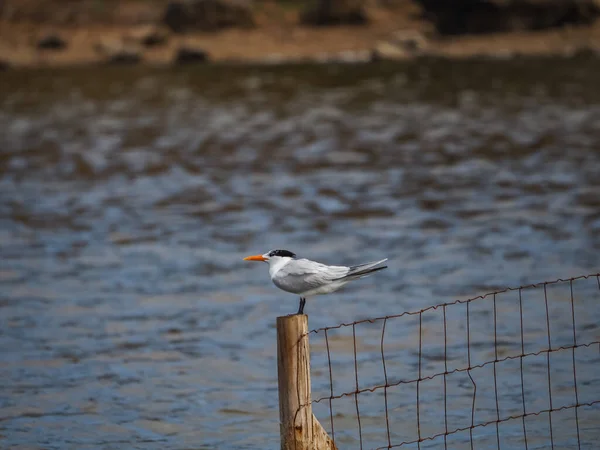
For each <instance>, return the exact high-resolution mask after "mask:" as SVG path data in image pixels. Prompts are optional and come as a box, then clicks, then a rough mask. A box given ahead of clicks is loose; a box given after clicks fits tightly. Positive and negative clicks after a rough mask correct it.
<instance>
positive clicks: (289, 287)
mask: <svg viewBox="0 0 600 450" xmlns="http://www.w3.org/2000/svg"><path fill="white" fill-rule="evenodd" d="M244 261H263V262H267V263H269V275H270V276H271V281H273V284H275V286H277V287H278V288H279V289H282V290H284V291H286V292H291V293H292V294H298V295H300V305H299V306H298V314H304V304H305V303H306V298H307V297H311V296H313V295H321V294H330V293H332V292H335V291H337V290H338V289H340V288H341V287H342V286H344V285H345V284H346V283H348V282H350V281H353V280H358V279H359V278H363V277H366V276H367V275H370V274H372V273H373V272H377V271H378V270H383V269H385V268H387V266H379V267H376V266H378V265H379V264H381V263H383V262H385V261H387V258H385V259H382V260H381V261H374V262H369V263H365V264H358V265H356V266H327V265H325V264H321V263H318V262H316V261H311V260H310V259H304V258H302V259H298V258H297V257H296V254H295V253H292V252H290V251H289V250H271V251H270V252H267V253H265V254H264V255H253V256H248V257H246V258H244Z"/></svg>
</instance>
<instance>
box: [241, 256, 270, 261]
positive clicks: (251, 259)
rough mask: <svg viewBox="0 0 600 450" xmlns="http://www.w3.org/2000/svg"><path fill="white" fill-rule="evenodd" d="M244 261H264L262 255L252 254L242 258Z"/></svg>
mask: <svg viewBox="0 0 600 450" xmlns="http://www.w3.org/2000/svg"><path fill="white" fill-rule="evenodd" d="M244 261H266V259H265V258H264V257H263V255H253V256H247V257H245V258H244Z"/></svg>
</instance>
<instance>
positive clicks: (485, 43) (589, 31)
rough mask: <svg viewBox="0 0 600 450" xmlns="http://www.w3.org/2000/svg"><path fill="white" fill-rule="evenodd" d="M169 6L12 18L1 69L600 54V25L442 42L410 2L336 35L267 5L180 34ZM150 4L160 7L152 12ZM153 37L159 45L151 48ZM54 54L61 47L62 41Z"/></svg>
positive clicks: (137, 4)
mask: <svg viewBox="0 0 600 450" xmlns="http://www.w3.org/2000/svg"><path fill="white" fill-rule="evenodd" d="M0 1H1V0H0ZM27 1H29V2H33V0H27ZM160 3H161V2H158V3H157V2H147V1H146V3H144V2H142V1H140V0H125V1H121V2H119V5H120V6H119V8H120V9H119V11H120V13H119V14H120V15H117V16H110V17H108V16H107V15H106V13H105V12H104V13H102V14H99V15H98V16H97V17H94V15H91V16H90V15H87V16H85V20H82V19H78V20H58V19H57V15H58V12H57V13H56V14H55V15H52V17H48V20H44V15H38V16H34V17H31V16H23V17H18V16H17V17H16V18H15V17H12V18H10V19H8V18H4V19H2V20H1V21H0V67H2V62H4V63H5V65H7V66H9V67H15V68H21V67H22V68H27V67H55V66H72V65H85V64H99V63H105V62H107V61H113V62H138V63H140V62H141V63H147V64H153V65H165V64H171V63H173V62H174V61H175V60H176V58H177V56H176V55H177V53H178V51H179V50H180V49H181V48H182V47H185V48H188V49H192V50H198V51H200V50H203V51H204V52H206V53H207V54H208V59H209V60H212V61H216V62H227V61H229V62H241V63H246V62H247V63H256V62H264V63H277V62H297V61H316V62H320V61H336V60H342V61H368V60H371V59H372V58H374V57H381V58H389V59H409V58H413V57H415V56H420V55H433V56H443V57H451V58H467V57H473V56H491V57H500V58H509V57H512V56H517V55H543V56H549V55H566V56H570V55H572V54H574V53H577V52H578V51H581V50H591V52H593V53H595V54H600V20H596V21H595V22H594V23H592V24H591V25H589V26H578V27H564V28H556V29H550V30H544V31H517V32H505V33H496V34H484V35H465V36H452V37H448V36H439V35H436V34H435V33H434V32H433V29H432V26H431V24H430V23H429V22H426V21H425V20H423V19H422V18H421V15H420V12H421V11H420V9H419V7H418V5H417V4H416V3H413V2H411V1H408V0H406V1H396V2H390V3H392V4H393V6H381V3H376V4H373V5H371V4H369V5H370V6H368V7H367V14H368V17H369V21H368V23H366V24H364V25H353V26H331V27H308V26H303V25H301V24H300V23H299V20H298V17H299V14H300V11H299V8H298V7H297V6H294V4H292V5H290V4H287V3H283V4H281V3H275V2H266V1H263V2H260V3H255V6H254V8H255V10H254V18H255V26H254V27H251V28H226V29H222V30H220V31H212V32H188V33H185V34H177V33H172V32H169V31H168V30H166V29H164V28H161V27H157V26H156V25H153V24H156V23H157V20H159V18H160V10H159V9H157V6H156V5H157V4H160ZM163 3H164V2H163ZM144 4H147V5H151V6H148V7H146V8H147V9H144ZM59 17H60V16H59ZM148 36H154V37H155V38H156V39H157V40H158V42H153V43H152V44H151V45H146V44H147V43H146V44H144V42H143V41H144V39H145V38H147V37H148ZM48 37H51V38H52V37H55V38H56V37H58V38H59V40H62V41H63V43H64V46H63V47H62V48H60V47H61V46H60V45H58V46H56V47H59V48H40V41H41V39H43V38H48ZM42 47H43V46H42ZM47 47H53V46H52V39H50V45H48V46H47ZM200 59H201V58H199V59H198V60H200Z"/></svg>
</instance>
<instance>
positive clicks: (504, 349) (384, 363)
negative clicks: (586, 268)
mask: <svg viewBox="0 0 600 450" xmlns="http://www.w3.org/2000/svg"><path fill="white" fill-rule="evenodd" d="M309 335H311V336H312V337H311V348H312V356H311V360H312V373H313V383H312V384H313V401H312V407H313V411H314V412H315V415H316V416H317V417H320V418H321V422H322V423H323V426H324V427H325V428H326V429H328V430H327V431H328V432H329V435H330V436H331V437H332V438H333V440H334V441H335V443H336V445H338V448H344V449H345V448H360V449H366V448H376V449H384V448H396V447H405V448H419V449H421V448H444V449H448V448H451V449H455V448H470V449H473V448H497V449H501V448H506V449H509V448H510V449H512V448H525V449H529V448H552V449H554V448H580V449H581V448H593V447H594V446H595V445H596V442H600V427H599V426H598V423H600V273H597V274H592V275H585V276H579V277H574V278H569V279H564V280H563V279H559V280H555V281H549V282H543V283H538V284H532V285H528V286H521V287H518V288H509V289H504V290H501V291H496V292H492V293H489V294H485V295H480V296H477V297H474V298H470V299H467V300H456V301H453V302H451V303H445V304H439V305H435V306H429V307H427V308H423V309H421V310H419V311H412V312H403V313H401V314H397V315H390V316H385V317H377V318H372V319H365V320H359V321H356V322H352V323H343V324H340V325H336V326H331V327H324V328H319V329H315V330H312V331H311V332H310V333H309ZM327 416H328V418H329V420H327V419H326V417H327Z"/></svg>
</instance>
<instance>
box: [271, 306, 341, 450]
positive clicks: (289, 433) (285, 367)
mask: <svg viewBox="0 0 600 450" xmlns="http://www.w3.org/2000/svg"><path fill="white" fill-rule="evenodd" d="M277 376H278V382H279V421H280V425H279V426H280V432H281V450H337V449H336V447H335V445H334V443H333V441H332V440H331V438H330V437H329V436H328V434H327V432H326V431H325V429H324V428H323V427H322V426H321V424H320V423H319V421H318V420H317V418H316V417H315V416H314V415H313V413H312V405H311V388H310V349H309V345H308V316H307V315H305V314H296V315H293V316H283V317H278V318H277Z"/></svg>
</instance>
